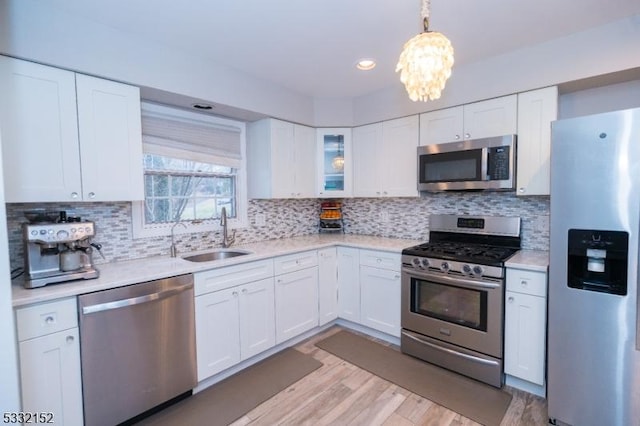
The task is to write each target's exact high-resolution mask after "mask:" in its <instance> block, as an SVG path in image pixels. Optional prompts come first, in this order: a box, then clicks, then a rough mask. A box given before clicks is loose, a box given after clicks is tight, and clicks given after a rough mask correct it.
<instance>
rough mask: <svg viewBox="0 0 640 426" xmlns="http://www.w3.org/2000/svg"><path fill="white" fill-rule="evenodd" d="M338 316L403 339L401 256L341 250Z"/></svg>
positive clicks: (339, 248) (368, 251)
mask: <svg viewBox="0 0 640 426" xmlns="http://www.w3.org/2000/svg"><path fill="white" fill-rule="evenodd" d="M338 307H339V309H338V315H339V317H340V318H342V319H346V320H348V321H351V322H354V323H357V324H362V325H365V326H367V327H370V328H372V329H375V330H378V331H382V332H383V333H386V334H389V335H392V336H396V337H400V254H399V253H389V252H384V251H377V250H364V249H362V250H361V249H355V248H350V247H338Z"/></svg>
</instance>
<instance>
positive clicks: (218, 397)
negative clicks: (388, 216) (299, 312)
mask: <svg viewBox="0 0 640 426" xmlns="http://www.w3.org/2000/svg"><path fill="white" fill-rule="evenodd" d="M321 366H322V363H321V362H320V361H318V360H316V359H314V358H313V357H312V356H310V355H305V354H303V353H301V352H298V351H297V350H295V349H291V348H288V349H285V350H283V351H282V352H278V353H277V354H275V355H272V356H270V357H269V358H266V359H264V360H262V361H260V362H258V363H256V364H254V365H252V366H250V367H248V368H246V369H244V370H242V371H240V372H238V373H236V374H234V375H233V376H230V377H228V378H226V379H224V380H222V381H221V382H219V383H216V384H215V385H213V386H211V387H209V388H207V389H205V390H203V391H201V392H199V393H197V394H195V395H193V396H191V397H189V398H187V399H185V400H182V401H180V402H178V403H176V404H174V405H172V406H170V407H168V408H166V409H164V410H163V411H160V412H159V413H156V414H154V415H153V416H151V417H148V418H146V419H144V420H143V421H142V422H140V423H139V424H141V425H153V426H176V425H181V426H182V425H187V426H191V425H194V426H195V425H198V426H201V425H207V426H218V425H220V426H224V425H228V424H230V423H233V422H234V421H235V420H237V419H239V418H240V417H242V416H243V415H245V414H246V413H248V412H249V411H251V410H252V409H254V408H255V407H257V406H258V405H260V404H261V403H263V402H264V401H266V400H267V399H269V398H271V397H272V396H274V395H276V394H277V393H278V392H280V391H282V390H284V389H286V388H287V387H289V386H290V385H292V384H293V383H295V382H297V381H298V380H300V379H302V378H303V377H304V376H306V375H307V374H309V373H311V372H312V371H314V370H316V369H318V368H319V367H321Z"/></svg>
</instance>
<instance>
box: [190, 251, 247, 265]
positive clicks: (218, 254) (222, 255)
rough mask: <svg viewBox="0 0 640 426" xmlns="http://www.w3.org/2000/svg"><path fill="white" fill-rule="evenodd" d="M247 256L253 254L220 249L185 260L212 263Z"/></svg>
mask: <svg viewBox="0 0 640 426" xmlns="http://www.w3.org/2000/svg"><path fill="white" fill-rule="evenodd" d="M247 254H251V252H250V251H247V250H237V249H219V250H215V251H208V252H206V253H200V254H194V255H191V256H184V257H183V259H184V260H188V261H189V262H210V261H212V260H221V259H229V258H232V257H238V256H245V255H247Z"/></svg>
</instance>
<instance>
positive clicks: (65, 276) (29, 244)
mask: <svg viewBox="0 0 640 426" xmlns="http://www.w3.org/2000/svg"><path fill="white" fill-rule="evenodd" d="M22 236H23V242H24V252H25V257H24V259H25V279H24V287H25V288H36V287H42V286H45V285H47V284H52V283H59V282H64V281H71V280H78V279H91V278H98V276H99V272H98V270H97V269H96V268H95V267H94V266H93V257H92V253H93V248H97V249H99V248H100V245H99V244H96V243H92V242H91V240H92V238H93V237H94V236H95V225H94V223H93V222H89V221H84V222H63V223H54V222H35V223H25V224H23V225H22Z"/></svg>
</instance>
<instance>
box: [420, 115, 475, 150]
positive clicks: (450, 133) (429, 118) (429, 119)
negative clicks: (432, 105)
mask: <svg viewBox="0 0 640 426" xmlns="http://www.w3.org/2000/svg"><path fill="white" fill-rule="evenodd" d="M463 128H464V122H463V107H462V106H457V107H453V108H446V109H440V110H437V111H431V112H425V113H424V114H420V145H431V144H435V143H447V142H455V141H458V140H462V137H463Z"/></svg>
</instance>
